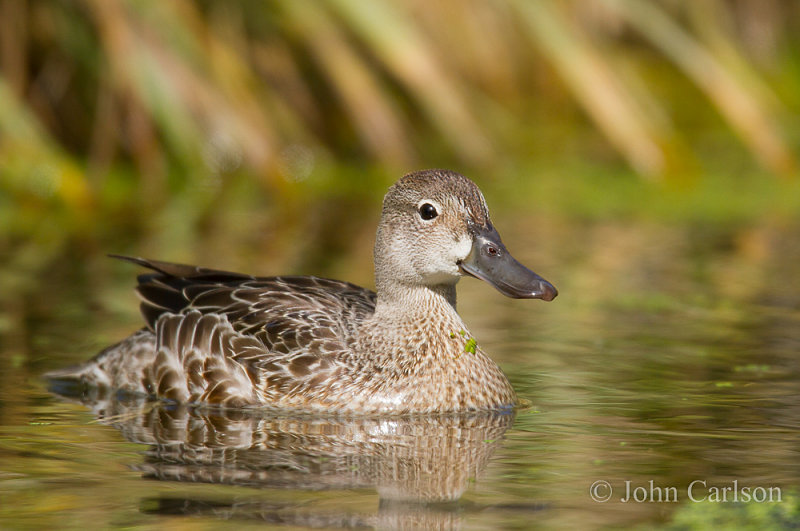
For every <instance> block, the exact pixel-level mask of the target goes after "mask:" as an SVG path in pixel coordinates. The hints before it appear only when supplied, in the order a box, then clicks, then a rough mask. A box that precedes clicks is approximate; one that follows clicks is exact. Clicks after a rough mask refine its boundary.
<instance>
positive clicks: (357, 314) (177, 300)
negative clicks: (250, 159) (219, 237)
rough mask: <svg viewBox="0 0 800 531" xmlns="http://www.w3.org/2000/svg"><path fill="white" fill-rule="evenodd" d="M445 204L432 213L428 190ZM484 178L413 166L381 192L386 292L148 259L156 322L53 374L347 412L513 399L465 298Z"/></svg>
mask: <svg viewBox="0 0 800 531" xmlns="http://www.w3.org/2000/svg"><path fill="white" fill-rule="evenodd" d="M426 201H428V202H430V203H431V204H435V205H437V210H441V212H437V214H438V216H437V217H436V218H435V219H434V220H425V219H424V218H421V217H420V215H419V204H420V203H424V202H426ZM470 224H475V225H483V226H486V225H489V224H490V220H489V212H488V209H487V208H486V204H485V202H484V199H483V195H482V194H481V192H480V190H479V189H478V188H477V187H476V186H475V185H474V184H473V183H472V182H471V181H470V180H468V179H467V178H465V177H463V176H461V175H458V174H456V173H453V172H449V171H444V170H429V171H423V172H418V173H412V174H409V175H407V176H405V177H404V178H403V179H401V180H400V181H398V182H397V183H396V184H395V185H394V186H393V187H392V188H391V189H390V190H389V192H388V193H387V195H386V197H385V199H384V207H383V214H382V218H381V222H380V225H379V228H378V236H377V240H376V245H375V276H376V286H377V291H378V292H377V295H376V294H375V293H373V292H371V291H369V290H367V289H364V288H361V287H358V286H355V285H352V284H349V283H347V282H341V281H335V280H327V279H321V278H316V277H275V278H256V277H252V276H248V275H241V274H237V273H228V272H223V271H215V270H211V269H204V268H199V267H193V266H183V265H177V264H169V263H165V262H156V261H149V260H143V259H138V258H137V259H129V260H130V261H133V262H135V263H138V264H140V265H142V266H144V267H147V268H149V269H151V270H152V271H153V272H151V273H148V274H144V275H141V276H140V277H139V286H138V288H137V292H138V294H139V296H140V298H141V301H142V302H141V308H142V314H143V316H144V318H145V321H146V323H147V328H146V329H144V330H141V331H139V332H136V333H135V334H133V335H132V336H130V337H129V338H127V339H125V340H124V341H122V342H120V343H118V344H117V345H114V346H112V347H109V348H108V349H106V350H105V351H103V352H101V353H100V354H99V355H98V356H96V357H95V358H94V359H92V360H91V361H89V362H88V363H86V364H85V365H83V366H81V367H78V368H76V369H71V370H66V371H60V372H58V373H53V374H51V375H50V377H52V378H61V379H68V378H73V379H80V380H82V381H84V382H86V383H87V384H90V385H97V386H102V387H107V388H109V389H121V390H124V391H127V392H132V393H141V394H145V395H148V396H151V397H154V398H159V399H168V400H173V401H176V402H181V403H207V404H217V405H222V406H229V407H247V406H259V407H262V406H267V407H277V408H292V409H302V410H309V411H325V412H343V413H391V414H400V413H410V412H417V413H426V412H445V411H466V410H477V409H488V408H497V407H502V406H508V405H511V404H514V403H515V401H516V397H515V395H514V392H513V390H512V389H511V386H510V385H509V383H508V380H507V379H506V377H505V376H504V375H503V373H502V372H501V370H500V369H499V368H498V367H497V365H496V364H495V363H494V362H493V361H492V360H490V359H489V358H488V357H487V356H486V355H485V354H484V353H483V351H482V350H481V347H480V344H479V343H478V342H476V340H475V338H473V336H472V335H471V334H470V333H469V332H468V331H467V327H466V325H465V324H464V323H463V322H462V320H461V318H460V317H459V315H458V314H457V312H456V293H455V285H456V282H457V281H458V279H459V278H460V276H461V272H460V271H459V268H458V265H457V264H458V261H459V260H461V259H463V258H464V257H465V254H466V253H467V252H469V248H468V247H469V246H465V245H464V241H465V239H467V238H469V237H470V236H469V231H468V227H469V225H470Z"/></svg>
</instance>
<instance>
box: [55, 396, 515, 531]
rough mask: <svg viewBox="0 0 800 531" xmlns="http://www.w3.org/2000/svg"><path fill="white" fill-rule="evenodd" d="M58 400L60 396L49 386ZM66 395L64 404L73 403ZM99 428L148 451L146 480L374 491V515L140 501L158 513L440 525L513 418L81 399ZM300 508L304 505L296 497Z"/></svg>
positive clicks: (449, 520)
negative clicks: (298, 412) (289, 411)
mask: <svg viewBox="0 0 800 531" xmlns="http://www.w3.org/2000/svg"><path fill="white" fill-rule="evenodd" d="M55 391H56V392H59V394H62V396H63V395H64V393H63V390H55ZM72 398H75V397H74V396H73V397H72ZM81 402H82V403H83V404H84V405H87V406H89V407H91V408H92V409H93V411H94V413H95V414H96V416H97V418H98V420H99V421H100V422H102V423H105V424H108V425H111V426H114V427H115V428H117V429H118V430H119V431H120V432H121V433H122V435H123V436H124V437H125V438H126V439H128V440H129V441H132V442H137V443H142V444H147V445H149V448H148V450H147V451H146V452H145V459H144V462H142V463H140V464H136V465H134V468H135V469H137V470H140V471H141V472H142V473H143V475H144V476H145V477H146V478H150V479H157V480H163V481H180V482H204V483H215V484H216V483H219V484H229V485H240V486H248V487H258V488H280V489H302V490H322V489H340V490H342V489H355V488H374V489H376V491H377V492H378V495H379V497H380V504H379V507H378V511H377V513H375V514H369V513H367V514H361V513H359V514H346V513H341V514H331V512H330V509H328V512H327V513H326V514H316V513H315V512H314V510H313V507H309V506H308V504H307V503H306V504H303V507H302V510H297V508H296V507H294V504H291V503H290V504H286V503H284V504H280V503H272V502H261V501H258V502H246V503H242V502H241V501H238V502H231V501H217V500H214V501H210V500H208V499H202V500H200V499H187V498H174V497H172V498H150V499H147V500H143V502H142V509H143V510H144V511H145V512H148V513H158V514H172V515H174V514H204V515H206V516H220V517H225V518H232V517H233V518H244V519H259V520H265V521H270V522H272V523H279V522H282V523H286V524H292V525H305V526H309V525H310V526H314V527H317V526H322V527H325V526H333V527H342V526H344V527H351V526H356V527H358V526H361V525H365V526H375V525H377V526H379V527H383V526H384V525H386V526H389V527H398V526H399V527H405V526H408V525H410V526H422V527H429V526H433V527H441V526H445V527H449V526H450V525H452V524H455V523H456V522H457V521H458V519H459V514H460V513H461V512H462V511H463V510H464V509H465V507H464V506H460V507H459V506H458V505H457V504H453V503H452V502H454V501H456V500H458V499H459V498H460V497H461V495H462V494H463V493H464V491H465V490H466V489H467V487H468V486H469V484H470V482H471V481H474V479H475V478H476V477H478V476H479V475H480V473H481V471H482V470H483V468H484V467H485V466H486V463H487V461H488V460H489V458H490V456H491V455H492V453H493V452H494V451H495V449H496V448H497V446H498V445H499V444H500V440H501V438H502V437H503V434H504V432H505V431H506V429H508V427H509V426H510V425H511V423H512V421H513V417H514V415H513V413H512V412H484V413H473V414H469V415H441V416H408V417H357V418H343V417H312V416H287V415H286V414H282V415H281V414H276V413H265V412H258V411H249V410H248V411H241V410H237V411H231V410H210V409H199V408H192V407H187V406H172V405H165V404H160V403H147V402H143V401H138V400H130V399H116V398H114V399H110V398H108V397H105V398H99V397H92V398H91V399H90V398H89V397H87V396H83V397H82V399H81ZM306 501H307V500H306Z"/></svg>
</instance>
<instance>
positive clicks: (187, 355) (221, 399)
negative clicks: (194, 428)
mask: <svg viewBox="0 0 800 531" xmlns="http://www.w3.org/2000/svg"><path fill="white" fill-rule="evenodd" d="M120 258H123V259H125V260H128V261H131V262H134V263H136V264H139V265H142V266H144V267H147V268H149V269H151V270H153V271H154V272H153V273H148V274H145V275H140V276H139V278H138V280H139V285H138V287H137V293H138V294H139V297H140V298H141V301H142V302H141V310H142V315H143V316H144V318H145V321H146V322H147V325H148V327H149V328H150V329H151V330H153V331H154V332H155V335H156V341H157V344H156V351H157V352H156V360H155V362H154V363H153V371H152V372H151V373H150V374H149V375H145V380H148V381H146V382H145V384H144V385H145V386H146V387H147V388H148V390H149V392H151V393H152V394H156V395H157V396H160V397H165V398H173V399H175V400H178V401H181V402H183V401H193V402H194V401H199V402H205V403H226V404H228V403H230V404H239V403H242V404H247V403H252V402H253V401H256V399H254V398H253V393H254V392H258V393H260V394H261V398H260V399H258V400H257V401H263V400H267V401H276V402H286V401H287V400H289V399H290V398H291V397H293V396H299V395H302V394H303V393H309V392H311V391H314V392H315V394H319V395H324V394H325V393H324V392H323V391H322V390H321V388H324V387H325V386H330V385H335V384H336V375H337V374H338V372H339V370H340V368H341V367H340V366H339V363H338V361H337V360H338V355H339V354H341V353H343V352H346V351H347V350H349V348H351V344H350V341H351V339H352V337H353V333H354V330H355V326H356V323H357V322H359V321H360V320H362V319H363V318H365V317H366V316H368V315H370V314H371V313H372V312H373V311H374V307H375V294H374V293H373V292H371V291H369V290H367V289H364V288H361V287H358V286H355V285H353V284H350V283H347V282H341V281H335V280H328V279H322V278H316V277H273V278H258V277H253V276H249V275H242V274H238V273H229V272H226V271H217V270H212V269H206V268H200V267H195V266H187V265H181V264H171V263H166V262H157V261H152V260H145V259H141V258H128V257H120ZM298 400H300V398H298Z"/></svg>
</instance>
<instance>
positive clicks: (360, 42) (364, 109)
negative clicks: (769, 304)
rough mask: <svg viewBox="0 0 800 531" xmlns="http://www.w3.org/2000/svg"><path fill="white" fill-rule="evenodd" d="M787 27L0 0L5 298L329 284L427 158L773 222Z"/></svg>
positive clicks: (773, 20) (624, 16)
mask: <svg viewBox="0 0 800 531" xmlns="http://www.w3.org/2000/svg"><path fill="white" fill-rule="evenodd" d="M798 35H800V3H798V2H795V1H793V0H703V1H702V2H689V1H686V2H681V1H671V0H663V1H645V0H575V1H570V0H537V1H527V0H503V1H493V2H487V1H482V0H435V1H432V0H404V1H391V0H373V1H370V2H361V1H357V0H328V1H324V2H317V1H307V0H276V1H271V2H259V1H254V0H253V1H236V2H213V1H196V2H192V1H189V0H170V1H167V2H164V1H159V0H138V1H122V0H73V1H53V0H0V257H2V261H3V262H4V275H3V282H2V285H0V289H2V290H3V292H4V293H5V294H8V293H9V292H13V293H19V292H20V291H25V289H26V285H30V284H31V283H34V282H35V281H34V278H35V276H33V275H31V273H35V272H37V271H41V272H44V271H47V270H48V268H52V267H53V265H54V264H59V263H63V262H64V261H65V260H74V259H76V258H82V257H86V256H87V255H99V254H100V253H104V252H122V253H125V252H128V253H134V254H140V255H148V256H154V257H165V258H168V259H174V260H181V259H182V260H186V261H190V260H197V261H203V262H205V263H212V264H213V265H216V266H226V265H230V264H242V263H245V264H247V263H248V262H254V261H255V260H257V259H259V257H260V259H263V258H264V257H268V260H269V263H270V265H268V266H266V269H268V270H271V269H272V268H274V269H275V271H278V270H282V271H284V272H285V271H286V269H285V268H292V270H294V271H298V272H310V271H314V270H315V269H318V268H321V269H322V270H323V271H324V270H325V267H324V266H325V265H326V264H327V263H329V262H330V261H331V260H335V258H336V256H337V254H341V253H343V252H352V250H353V247H354V246H359V245H362V246H363V247H364V249H369V247H370V246H371V241H372V236H373V230H374V220H375V219H376V218H377V214H378V208H377V203H376V201H378V200H379V198H380V196H381V194H382V193H383V192H384V191H385V188H386V186H387V185H388V184H390V183H391V182H393V181H394V180H395V179H396V178H397V177H398V176H399V175H401V174H402V173H405V172H407V171H411V170H413V169H419V168H423V167H450V168H453V169H456V170H459V171H461V172H462V173H465V174H467V175H469V176H471V177H472V178H474V179H475V180H476V181H478V182H479V184H481V185H482V186H483V187H484V189H486V190H487V195H489V196H490V199H491V201H490V203H492V204H493V206H494V209H495V211H497V210H500V209H505V208H511V209H513V208H517V209H527V210H529V211H542V212H549V213H551V214H552V213H554V214H556V215H577V216H579V217H581V216H596V215H609V214H610V215H616V216H619V215H634V216H649V215H653V213H654V212H655V213H656V215H667V216H669V215H671V214H670V213H671V212H675V211H678V212H679V213H681V215H685V214H687V213H688V215H690V216H701V217H702V216H710V217H713V216H719V215H722V216H748V215H760V214H761V213H764V212H767V211H770V212H773V213H774V212H775V211H779V212H785V213H786V215H791V213H792V212H796V211H797V210H799V209H798V206H800V200H798V199H797V197H798V196H800V194H799V193H798V185H797V153H798V146H799V145H800V121H798V114H799V112H798V111H800V43H799V42H798V40H799V39H798ZM754 213H755V214H754ZM367 221H369V222H367ZM290 243H291V244H290ZM262 261H263V260H262ZM254 269H256V270H258V271H260V272H262V273H263V272H265V271H264V269H265V266H262V267H258V268H254ZM316 272H319V271H316Z"/></svg>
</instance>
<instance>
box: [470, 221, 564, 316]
mask: <svg viewBox="0 0 800 531" xmlns="http://www.w3.org/2000/svg"><path fill="white" fill-rule="evenodd" d="M458 265H459V267H460V269H461V271H462V272H463V273H465V274H467V275H470V276H473V277H475V278H479V279H481V280H485V281H486V282H488V283H489V284H491V285H492V286H494V287H495V288H496V289H497V291H499V292H500V293H502V294H503V295H505V296H506V297H511V298H514V299H542V300H545V301H551V300H553V299H555V298H556V295H558V290H556V288H555V286H553V285H552V284H550V283H549V282H548V281H546V280H545V279H543V278H542V277H540V276H539V275H537V274H536V273H534V272H533V271H531V270H530V269H528V268H527V267H525V266H524V265H522V264H520V263H519V262H517V261H516V260H515V259H514V257H513V256H511V253H509V252H508V250H507V249H506V246H505V245H503V242H502V241H501V240H500V235H499V234H498V233H497V231H496V230H495V228H494V227H492V226H491V225H489V226H488V227H473V241H472V251H471V252H470V253H469V256H467V257H466V258H465V259H464V260H462V261H461V262H460V263H459V264H458Z"/></svg>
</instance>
